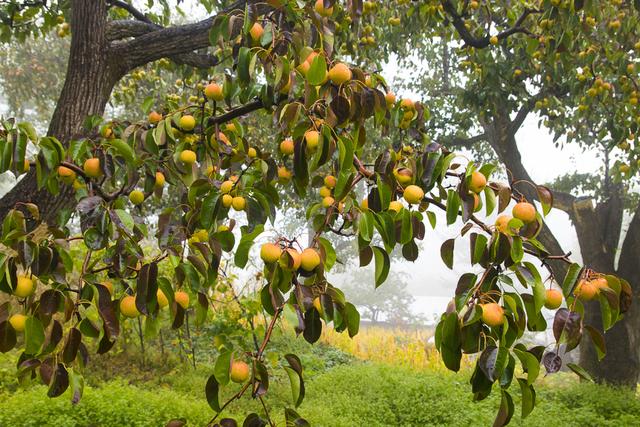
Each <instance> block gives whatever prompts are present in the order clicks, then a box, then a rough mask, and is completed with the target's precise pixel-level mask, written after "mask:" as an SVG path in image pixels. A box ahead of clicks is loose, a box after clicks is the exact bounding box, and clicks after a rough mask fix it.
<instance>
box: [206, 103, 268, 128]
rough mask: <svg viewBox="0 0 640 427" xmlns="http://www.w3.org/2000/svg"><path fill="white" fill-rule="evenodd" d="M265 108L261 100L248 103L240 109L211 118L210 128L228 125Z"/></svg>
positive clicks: (208, 123)
mask: <svg viewBox="0 0 640 427" xmlns="http://www.w3.org/2000/svg"><path fill="white" fill-rule="evenodd" d="M262 108H264V105H263V104H262V101H261V100H259V99H256V100H254V101H251V102H248V103H246V104H244V105H241V106H239V107H236V108H232V109H231V110H229V111H227V112H226V113H224V114H221V115H219V116H213V117H210V118H209V121H208V122H207V125H208V126H213V125H216V124H221V123H227V122H230V121H231V120H233V119H235V118H238V117H240V116H244V115H245V114H249V113H251V112H253V111H257V110H260V109H262Z"/></svg>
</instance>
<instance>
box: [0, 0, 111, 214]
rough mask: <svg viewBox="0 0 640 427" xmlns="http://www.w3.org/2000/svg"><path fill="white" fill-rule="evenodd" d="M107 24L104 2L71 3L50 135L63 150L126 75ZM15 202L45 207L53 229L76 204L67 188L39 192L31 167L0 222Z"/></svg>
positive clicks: (3, 203)
mask: <svg viewBox="0 0 640 427" xmlns="http://www.w3.org/2000/svg"><path fill="white" fill-rule="evenodd" d="M106 25H107V7H106V4H105V1H104V0H73V1H72V4H71V30H72V38H71V50H70V54H69V62H68V65H67V73H66V77H65V83H64V86H63V88H62V93H61V94H60V98H59V99H58V102H57V104H56V109H55V111H54V113H53V117H52V119H51V123H50V124H49V130H48V132H47V134H48V135H49V136H53V137H56V138H57V139H58V140H60V141H61V142H62V143H63V144H64V145H67V144H68V142H69V140H71V139H73V138H78V137H80V136H82V134H83V133H82V125H83V122H84V120H85V119H86V118H87V117H88V116H91V115H102V114H103V113H104V108H105V105H106V104H107V102H108V101H109V96H110V94H111V91H112V89H113V87H114V86H115V84H116V83H117V81H118V80H119V79H120V77H121V76H122V74H123V73H122V70H121V67H120V66H119V65H118V63H117V61H115V60H113V59H111V58H110V55H109V48H108V43H107V40H106V37H105V31H106ZM17 202H31V203H35V204H36V205H38V206H39V207H41V209H40V211H41V214H42V217H43V220H44V221H46V222H47V223H49V224H55V223H57V222H58V219H59V214H60V212H61V211H62V210H64V209H68V208H70V207H71V206H73V205H74V203H75V196H74V191H73V188H71V186H69V185H63V186H62V187H61V191H60V193H59V194H57V195H52V194H51V193H49V191H47V190H46V189H45V188H42V189H38V187H37V182H36V172H35V168H32V169H31V171H30V172H29V173H28V174H27V175H26V176H25V177H23V178H22V179H21V180H20V181H19V182H18V183H17V184H16V186H15V187H14V188H12V189H11V190H10V191H9V192H8V193H7V194H6V195H5V196H4V197H3V198H2V199H0V219H1V218H4V217H5V215H6V214H7V212H8V211H9V210H11V209H13V208H14V206H15V204H16V203H17Z"/></svg>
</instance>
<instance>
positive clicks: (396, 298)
mask: <svg viewBox="0 0 640 427" xmlns="http://www.w3.org/2000/svg"><path fill="white" fill-rule="evenodd" d="M349 271H351V273H350V274H345V275H344V276H343V277H344V282H343V285H342V290H343V291H344V293H345V295H346V296H347V298H349V300H350V301H351V302H352V303H353V304H355V305H356V306H358V307H361V308H363V309H364V311H363V312H362V318H363V319H367V320H370V321H371V322H372V323H377V322H380V321H381V320H385V321H387V322H389V323H391V324H394V325H407V324H416V323H423V322H424V320H425V319H424V317H423V316H421V315H416V314H414V313H412V312H411V304H412V303H413V302H414V301H415V298H414V297H413V296H412V295H411V294H410V293H409V292H408V291H407V284H408V280H409V275H408V274H407V273H405V272H396V273H394V274H390V275H389V278H388V279H387V283H386V284H385V285H384V286H381V287H378V288H376V287H375V286H373V284H372V282H371V280H369V278H368V277H366V276H365V275H363V274H362V271H358V270H349ZM371 273H372V272H371Z"/></svg>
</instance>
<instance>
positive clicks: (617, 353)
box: [578, 195, 640, 388]
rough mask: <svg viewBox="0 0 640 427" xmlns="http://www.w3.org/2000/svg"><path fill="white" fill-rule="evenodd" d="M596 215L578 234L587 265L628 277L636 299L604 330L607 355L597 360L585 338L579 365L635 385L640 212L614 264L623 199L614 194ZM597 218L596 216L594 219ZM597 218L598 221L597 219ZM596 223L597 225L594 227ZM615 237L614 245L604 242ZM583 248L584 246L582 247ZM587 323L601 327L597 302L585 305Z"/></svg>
mask: <svg viewBox="0 0 640 427" xmlns="http://www.w3.org/2000/svg"><path fill="white" fill-rule="evenodd" d="M592 212H593V213H594V214H595V215H593V216H591V217H587V218H586V220H581V221H579V222H578V223H579V224H580V226H579V227H580V228H578V229H579V230H580V229H581V232H580V233H579V236H580V237H581V238H580V247H581V250H583V253H585V254H586V256H585V255H583V258H584V260H585V265H588V266H589V267H591V268H593V269H594V270H597V271H600V272H603V273H613V274H616V275H617V276H619V277H621V278H623V279H625V280H627V281H628V282H629V284H630V285H631V288H632V289H633V292H634V295H635V298H634V299H633V300H632V301H631V306H630V307H629V311H627V312H626V313H625V315H624V318H623V319H622V320H621V321H620V322H618V323H616V324H615V325H614V326H613V327H612V328H611V329H609V330H608V331H607V332H606V333H605V336H604V337H605V342H606V345H607V354H606V355H605V357H604V358H603V359H602V361H600V362H598V358H597V352H596V349H595V347H594V345H593V343H592V342H591V340H590V339H589V338H586V339H583V340H582V343H581V346H580V364H581V365H582V366H583V367H584V368H585V369H587V371H589V372H590V373H591V374H592V375H593V377H594V378H595V379H596V381H598V382H607V383H609V384H614V385H622V386H628V387H631V388H635V387H636V386H637V383H638V379H640V333H639V331H638V327H639V326H640V307H639V303H638V300H637V295H638V285H639V284H638V275H639V272H638V261H639V260H640V256H639V254H640V231H639V230H640V215H638V213H637V212H636V214H635V215H634V217H633V219H632V221H631V224H630V225H629V229H628V231H627V236H626V238H625V241H624V244H623V245H622V250H621V253H620V259H619V262H618V268H617V269H616V268H614V266H615V252H616V249H617V248H618V240H619V235H620V230H621V225H622V201H621V200H620V199H619V197H617V196H616V195H614V196H613V197H612V198H611V199H610V200H609V201H607V202H606V203H604V204H602V205H600V206H598V207H597V208H596V209H595V210H594V209H592ZM594 217H595V218H594ZM607 219H609V220H608V221H607ZM594 220H595V221H597V222H594ZM594 224H597V227H594ZM611 236H615V242H616V243H615V245H614V246H611V245H610V244H611V243H613V242H609V244H603V242H604V241H606V240H607V239H609V238H611ZM583 247H584V249H582V248H583ZM584 321H585V324H589V325H593V326H595V327H596V328H601V326H602V314H601V311H600V307H599V304H598V303H597V302H590V303H588V304H587V305H586V307H585V319H584Z"/></svg>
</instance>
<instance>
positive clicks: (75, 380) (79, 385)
mask: <svg viewBox="0 0 640 427" xmlns="http://www.w3.org/2000/svg"><path fill="white" fill-rule="evenodd" d="M69 382H70V383H71V384H70V385H71V391H72V395H71V403H73V404H74V405H75V404H76V403H78V402H80V399H81V398H82V393H83V392H84V377H83V376H82V374H81V373H79V372H76V371H75V370H74V369H71V370H69Z"/></svg>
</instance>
